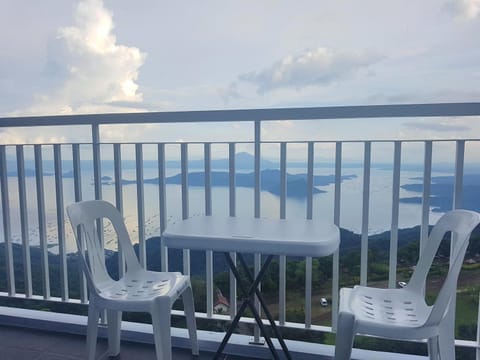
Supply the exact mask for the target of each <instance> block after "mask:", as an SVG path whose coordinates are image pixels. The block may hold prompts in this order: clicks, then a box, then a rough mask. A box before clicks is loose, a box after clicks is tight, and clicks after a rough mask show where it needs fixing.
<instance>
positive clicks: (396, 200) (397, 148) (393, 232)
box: [388, 141, 402, 289]
mask: <svg viewBox="0 0 480 360" xmlns="http://www.w3.org/2000/svg"><path fill="white" fill-rule="evenodd" d="M393 152H394V153H393V184H392V223H391V226H390V255H389V266H388V269H389V271H388V272H389V273H388V287H389V288H391V289H393V288H395V287H396V283H397V252H398V215H399V210H400V206H399V205H400V161H401V155H402V143H401V142H400V141H395V143H394V151H393Z"/></svg>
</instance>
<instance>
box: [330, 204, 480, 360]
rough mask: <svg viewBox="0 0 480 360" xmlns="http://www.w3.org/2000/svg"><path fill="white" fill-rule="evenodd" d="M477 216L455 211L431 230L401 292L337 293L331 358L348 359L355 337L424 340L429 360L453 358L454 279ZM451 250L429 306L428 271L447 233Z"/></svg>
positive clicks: (366, 289) (346, 290) (361, 290)
mask: <svg viewBox="0 0 480 360" xmlns="http://www.w3.org/2000/svg"><path fill="white" fill-rule="evenodd" d="M479 222H480V214H478V213H476V212H473V211H467V210H454V211H450V212H448V213H446V214H445V215H443V216H442V217H441V218H440V219H439V220H438V222H437V224H436V225H435V226H434V227H433V229H432V231H431V233H430V236H429V238H428V242H427V244H426V245H425V247H424V249H423V251H422V255H421V257H420V259H419V261H418V263H417V266H416V268H415V271H414V273H413V275H412V277H411V279H410V282H409V283H408V284H407V285H406V286H405V287H404V288H401V289H377V288H369V287H365V286H355V287H354V288H353V289H350V288H342V289H341V290H340V309H339V316H338V324H337V336H336V346H335V359H336V360H347V359H350V356H351V352H352V346H353V339H354V337H355V334H366V335H373V336H377V337H382V338H388V339H398V340H422V339H427V340H428V353H429V356H430V359H431V360H433V359H434V360H438V359H442V360H443V359H445V360H446V359H448V360H452V359H455V346H454V340H455V337H454V322H455V321H454V319H455V318H454V316H455V295H456V288H457V280H458V275H459V272H460V269H461V267H462V263H463V260H464V257H465V252H466V250H467V246H468V242H469V239H470V234H471V232H472V231H473V229H474V228H475V227H476V226H477V225H478V224H479ZM450 231H451V233H452V235H453V239H454V240H453V245H454V246H453V251H452V252H451V254H450V268H449V272H448V275H447V277H446V278H445V281H444V283H443V286H442V288H441V289H440V291H439V293H438V296H437V298H436V300H435V302H434V304H433V305H432V306H429V305H427V304H426V302H425V296H424V294H425V285H426V278H427V275H428V271H429V269H430V267H431V265H432V262H433V259H434V257H435V254H436V252H437V249H438V247H439V245H440V242H441V240H442V239H443V237H444V236H445V234H446V233H447V232H450Z"/></svg>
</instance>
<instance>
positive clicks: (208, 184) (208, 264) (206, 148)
mask: <svg viewBox="0 0 480 360" xmlns="http://www.w3.org/2000/svg"><path fill="white" fill-rule="evenodd" d="M203 153H204V159H205V162H204V173H205V184H204V186H205V215H206V216H211V215H212V177H211V172H212V168H211V164H212V159H211V149H210V144H209V143H205V144H204V145H203ZM205 271H206V274H205V276H206V279H207V283H206V287H207V288H206V291H207V299H206V300H207V317H208V318H211V317H212V315H213V251H212V250H207V251H206V253H205Z"/></svg>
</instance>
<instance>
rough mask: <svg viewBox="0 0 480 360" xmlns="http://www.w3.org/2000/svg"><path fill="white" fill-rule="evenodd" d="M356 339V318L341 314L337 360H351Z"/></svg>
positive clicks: (336, 350)
mask: <svg viewBox="0 0 480 360" xmlns="http://www.w3.org/2000/svg"><path fill="white" fill-rule="evenodd" d="M354 337H355V316H353V314H350V313H347V312H340V313H339V314H338V320H337V336H336V340H335V360H350V358H351V356H352V347H353V339H354Z"/></svg>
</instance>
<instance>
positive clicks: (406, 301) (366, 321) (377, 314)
mask: <svg viewBox="0 0 480 360" xmlns="http://www.w3.org/2000/svg"><path fill="white" fill-rule="evenodd" d="M340 298H341V304H340V311H347V312H350V313H353V314H354V315H355V320H356V322H357V329H358V332H359V333H362V332H366V333H368V334H372V335H377V336H382V337H389V332H390V331H392V330H393V331H394V334H395V337H396V338H398V334H399V330H401V329H402V328H403V329H404V330H405V333H404V336H403V338H404V339H410V338H411V336H412V335H413V334H412V333H411V332H412V330H415V329H420V328H421V329H422V332H426V333H428V332H429V331H428V330H427V329H426V328H424V327H423V326H424V324H425V322H426V321H427V319H428V316H429V315H430V312H431V306H428V305H427V304H426V303H425V300H424V299H423V297H420V296H418V294H416V293H413V292H411V291H408V289H407V288H404V289H378V288H369V287H365V286H355V287H354V288H353V289H349V288H343V289H341V295H340ZM417 336H418V334H415V336H414V337H415V338H416V337H417Z"/></svg>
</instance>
